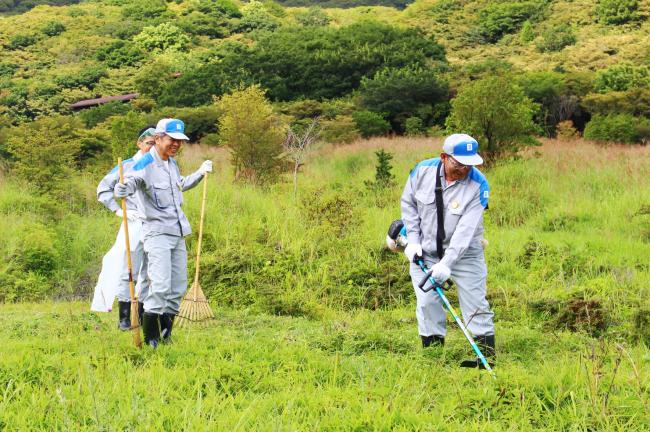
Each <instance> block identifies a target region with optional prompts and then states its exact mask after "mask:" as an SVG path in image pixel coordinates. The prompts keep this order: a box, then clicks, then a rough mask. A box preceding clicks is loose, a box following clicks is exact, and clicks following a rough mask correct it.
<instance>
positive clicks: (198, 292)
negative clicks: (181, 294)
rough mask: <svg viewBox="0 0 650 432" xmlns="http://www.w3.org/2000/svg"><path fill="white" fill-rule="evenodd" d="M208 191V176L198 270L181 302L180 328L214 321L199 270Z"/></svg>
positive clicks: (206, 177) (178, 321)
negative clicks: (200, 282) (202, 286)
mask: <svg viewBox="0 0 650 432" xmlns="http://www.w3.org/2000/svg"><path fill="white" fill-rule="evenodd" d="M207 190H208V174H207V173H206V174H205V176H204V177H203V199H202V201H201V220H200V222H199V242H198V245H197V251H196V268H195V271H194V283H193V284H192V287H191V288H190V289H189V291H188V292H187V294H186V295H185V298H184V299H183V301H182V302H181V308H180V311H179V312H178V317H177V323H178V324H177V325H178V327H186V326H188V325H189V324H191V323H199V322H204V321H207V320H210V319H214V313H213V312H212V309H211V308H210V303H208V299H207V298H206V297H205V294H203V290H202V289H201V285H200V284H199V270H200V263H201V243H202V241H203V219H204V218H205V200H206V195H207Z"/></svg>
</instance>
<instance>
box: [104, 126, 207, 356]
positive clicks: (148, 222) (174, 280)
mask: <svg viewBox="0 0 650 432" xmlns="http://www.w3.org/2000/svg"><path fill="white" fill-rule="evenodd" d="M184 132H185V124H184V123H183V122H182V121H181V120H178V119H162V120H160V121H159V122H158V124H157V125H156V130H155V132H154V136H155V141H156V144H155V145H154V147H152V148H151V150H150V151H149V153H147V154H146V155H144V156H143V157H142V158H141V159H140V160H139V161H138V162H137V163H136V164H135V165H134V166H133V168H132V169H131V170H129V172H128V173H127V175H126V177H125V181H124V184H121V183H118V184H117V185H115V196H116V197H117V198H123V197H127V196H130V195H133V194H134V193H135V192H136V191H139V192H140V193H139V196H140V199H141V201H142V203H141V206H140V208H141V210H142V211H143V212H144V223H143V231H144V250H145V253H146V254H147V258H148V262H149V264H148V268H147V276H148V279H149V292H148V294H147V296H146V297H145V298H144V316H143V319H142V328H143V332H144V340H145V343H147V344H148V345H151V346H152V347H154V348H155V347H157V346H158V342H159V340H160V339H161V338H162V342H168V341H170V340H171V339H170V338H171V331H172V325H173V323H174V317H175V316H176V315H177V314H178V311H179V309H180V304H181V300H182V298H183V295H184V294H185V291H186V290H187V249H186V247H185V237H186V236H188V235H189V234H190V233H191V232H192V230H191V229H190V223H189V222H188V220H187V217H186V216H185V213H183V210H182V208H181V206H182V205H183V192H184V191H186V190H188V189H191V188H193V187H194V186H196V185H197V184H199V182H200V181H201V180H202V179H203V177H204V176H205V174H206V173H208V172H211V171H212V161H209V160H206V161H205V162H203V164H202V165H201V167H200V168H199V169H198V171H196V172H195V173H193V174H190V175H189V176H187V177H183V176H181V173H180V170H179V169H178V165H177V163H176V161H175V160H174V156H176V154H177V153H178V151H179V150H180V148H181V146H182V145H183V142H185V141H187V140H188V139H189V138H188V137H187V136H186V135H185V133H184Z"/></svg>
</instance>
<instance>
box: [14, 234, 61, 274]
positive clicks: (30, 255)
mask: <svg viewBox="0 0 650 432" xmlns="http://www.w3.org/2000/svg"><path fill="white" fill-rule="evenodd" d="M55 240H56V237H55V236H54V234H53V233H52V232H51V231H49V230H48V229H47V228H46V227H45V226H44V225H40V224H39V225H34V226H30V227H28V228H27V229H25V230H24V232H23V233H22V236H21V239H20V242H19V247H18V250H17V251H16V253H15V256H14V260H15V263H17V264H18V265H19V266H20V267H21V269H22V270H23V271H26V272H32V273H35V274H39V275H41V276H50V275H51V274H52V273H53V272H54V269H55V268H56V265H57V262H58V260H59V254H58V250H57V248H56V245H55Z"/></svg>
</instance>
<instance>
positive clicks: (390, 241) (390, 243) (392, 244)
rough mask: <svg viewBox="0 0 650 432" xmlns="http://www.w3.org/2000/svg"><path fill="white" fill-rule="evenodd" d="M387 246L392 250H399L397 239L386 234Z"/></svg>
mask: <svg viewBox="0 0 650 432" xmlns="http://www.w3.org/2000/svg"><path fill="white" fill-rule="evenodd" d="M386 247H387V248H388V249H390V250H391V251H392V252H397V243H396V242H395V240H393V239H392V238H390V236H389V235H386Z"/></svg>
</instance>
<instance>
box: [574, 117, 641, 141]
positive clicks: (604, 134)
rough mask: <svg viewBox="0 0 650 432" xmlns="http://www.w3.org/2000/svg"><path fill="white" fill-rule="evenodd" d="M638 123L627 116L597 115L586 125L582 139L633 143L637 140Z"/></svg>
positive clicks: (633, 118)
mask: <svg viewBox="0 0 650 432" xmlns="http://www.w3.org/2000/svg"><path fill="white" fill-rule="evenodd" d="M639 123H640V121H639V119H637V118H636V117H632V116H631V115H629V114H610V115H605V116H603V115H598V114H597V115H595V116H593V117H592V119H591V121H590V122H589V123H587V127H586V128H585V132H584V137H585V138H586V139H590V140H594V141H606V142H618V143H628V144H631V143H635V142H638V140H639V134H638V131H637V125H638V124H639Z"/></svg>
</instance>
